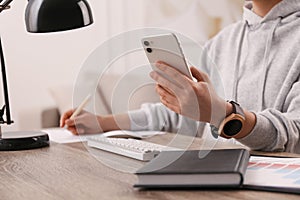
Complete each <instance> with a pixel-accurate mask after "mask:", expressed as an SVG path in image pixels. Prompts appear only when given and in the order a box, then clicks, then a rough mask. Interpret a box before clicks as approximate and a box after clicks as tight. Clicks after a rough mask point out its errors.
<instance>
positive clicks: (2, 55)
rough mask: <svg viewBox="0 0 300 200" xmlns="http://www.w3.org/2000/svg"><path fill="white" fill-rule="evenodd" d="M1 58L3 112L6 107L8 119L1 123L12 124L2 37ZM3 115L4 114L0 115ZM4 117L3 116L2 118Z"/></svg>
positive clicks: (0, 44) (0, 45)
mask: <svg viewBox="0 0 300 200" xmlns="http://www.w3.org/2000/svg"><path fill="white" fill-rule="evenodd" d="M0 60H1V71H2V82H3V83H2V84H3V93H4V102H5V105H4V106H3V108H2V110H1V113H2V115H3V114H4V109H5V111H6V113H5V114H6V121H4V120H3V121H2V122H0V123H6V124H8V125H9V124H12V123H13V121H12V120H11V116H10V106H9V98H8V87H7V78H6V70H5V62H4V53H3V49H2V43H1V37H0ZM0 117H2V116H0ZM2 119H3V118H2Z"/></svg>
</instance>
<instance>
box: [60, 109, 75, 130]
mask: <svg viewBox="0 0 300 200" xmlns="http://www.w3.org/2000/svg"><path fill="white" fill-rule="evenodd" d="M73 112H74V109H71V110H68V111H67V112H65V113H64V114H63V115H62V116H61V118H60V127H64V126H65V122H66V120H67V119H69V118H70V117H71V115H72V114H73Z"/></svg>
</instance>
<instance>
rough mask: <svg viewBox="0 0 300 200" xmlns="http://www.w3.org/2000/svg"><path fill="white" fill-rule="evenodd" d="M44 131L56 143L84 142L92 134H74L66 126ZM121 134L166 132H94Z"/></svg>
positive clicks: (156, 132)
mask: <svg viewBox="0 0 300 200" xmlns="http://www.w3.org/2000/svg"><path fill="white" fill-rule="evenodd" d="M42 131H44V132H46V133H48V135H49V138H50V140H51V141H53V142H56V143H75V142H84V141H86V140H87V137H89V136H91V135H79V136H78V135H73V134H72V133H71V132H70V131H68V130H67V129H64V128H51V129H43V130H42ZM121 134H129V135H132V136H139V135H140V136H141V138H148V137H152V136H155V135H162V134H165V132H158V131H137V132H133V131H111V132H106V133H104V134H94V135H93V136H95V135H99V136H100V135H101V136H113V135H121Z"/></svg>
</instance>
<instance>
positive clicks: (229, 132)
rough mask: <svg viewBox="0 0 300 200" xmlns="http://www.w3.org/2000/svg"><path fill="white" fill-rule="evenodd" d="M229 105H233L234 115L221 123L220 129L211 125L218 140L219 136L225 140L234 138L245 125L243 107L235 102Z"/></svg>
mask: <svg viewBox="0 0 300 200" xmlns="http://www.w3.org/2000/svg"><path fill="white" fill-rule="evenodd" d="M229 103H231V105H232V110H233V112H232V114H230V115H229V116H227V117H226V118H225V119H224V120H223V121H222V122H221V124H220V126H219V128H217V127H215V126H213V125H211V132H212V134H213V136H214V137H216V138H217V137H218V136H219V135H220V136H222V137H225V138H233V137H235V136H237V135H239V134H240V132H241V130H242V128H243V125H244V123H245V114H244V111H243V109H242V108H241V106H240V105H239V104H238V103H236V102H234V101H230V102H229Z"/></svg>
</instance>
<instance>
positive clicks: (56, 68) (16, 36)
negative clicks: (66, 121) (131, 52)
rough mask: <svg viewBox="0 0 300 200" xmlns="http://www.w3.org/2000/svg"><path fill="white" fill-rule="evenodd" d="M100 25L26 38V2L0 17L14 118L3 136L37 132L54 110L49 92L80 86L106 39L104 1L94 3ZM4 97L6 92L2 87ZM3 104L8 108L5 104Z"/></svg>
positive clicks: (19, 3) (12, 5)
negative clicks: (44, 113) (45, 113)
mask: <svg viewBox="0 0 300 200" xmlns="http://www.w3.org/2000/svg"><path fill="white" fill-rule="evenodd" d="M89 2H90V4H91V7H92V10H93V14H94V19H95V23H94V24H93V25H92V26H89V27H87V28H85V29H80V30H74V31H69V32H64V33H55V34H30V33H28V32H26V29H25V23H24V13H25V7H26V4H27V0H22V1H14V2H13V3H12V4H11V7H12V8H11V9H10V10H7V11H4V12H2V13H1V14H0V24H1V26H0V34H1V37H2V43H3V48H4V51H5V52H4V53H5V58H6V67H7V76H8V82H9V83H8V84H9V85H8V86H9V92H10V104H11V110H12V118H13V120H14V121H15V123H14V124H13V125H11V126H7V125H3V126H2V127H3V129H4V130H19V129H22V130H24V129H38V128H39V127H40V113H41V110H42V109H43V108H45V107H51V106H52V105H54V101H53V100H52V98H51V96H50V95H49V93H48V90H47V88H49V87H52V86H55V85H62V84H69V83H72V82H73V81H74V80H75V77H76V75H77V72H78V70H79V69H80V67H81V64H82V63H83V61H84V60H85V58H86V57H87V55H88V54H89V52H91V51H92V50H93V49H94V48H96V47H97V46H98V45H99V44H100V43H101V42H102V41H103V40H104V39H105V38H106V36H107V35H106V34H107V33H106V30H105V28H103V27H106V26H107V25H106V24H105V23H106V16H107V13H106V9H105V5H104V6H103V5H102V4H104V3H105V1H102V0H89ZM0 92H1V94H2V87H1V91H0ZM0 102H1V103H0V104H3V103H2V102H3V101H2V98H1V100H0Z"/></svg>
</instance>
